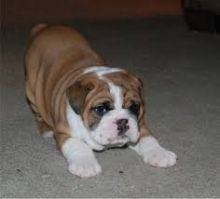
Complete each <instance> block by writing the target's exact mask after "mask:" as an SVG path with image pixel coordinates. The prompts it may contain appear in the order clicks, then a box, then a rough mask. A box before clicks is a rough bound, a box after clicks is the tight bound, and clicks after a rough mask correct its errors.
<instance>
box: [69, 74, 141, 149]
mask: <svg viewBox="0 0 220 199" xmlns="http://www.w3.org/2000/svg"><path fill="white" fill-rule="evenodd" d="M141 87H142V83H141V82H140V80H139V79H138V78H136V77H134V76H133V75H130V74H128V73H127V72H124V71H123V72H115V73H109V74H105V75H102V76H97V74H85V75H83V76H82V77H81V78H79V79H78V80H77V81H76V82H75V83H74V84H73V85H72V86H71V87H70V88H69V89H68V91H67V95H68V98H69V103H70V106H71V107H72V109H73V110H74V111H75V113H77V114H78V115H79V116H80V118H81V119H82V121H83V124H84V126H85V128H86V129H87V130H88V133H89V134H90V137H91V138H92V139H93V140H94V141H95V142H97V143H98V144H100V145H103V146H108V147H109V146H122V145H124V144H126V143H127V142H133V143H135V142H137V140H138V138H139V123H140V120H141V118H142V117H143V112H144V108H143V107H144V106H143V101H142V98H141ZM79 131H80V129H79Z"/></svg>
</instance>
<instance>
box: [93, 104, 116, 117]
mask: <svg viewBox="0 0 220 199" xmlns="http://www.w3.org/2000/svg"><path fill="white" fill-rule="evenodd" d="M110 110H112V108H110V105H109V104H107V103H104V104H101V105H98V106H96V107H94V108H93V111H94V112H95V113H97V114H98V115H99V116H103V115H105V114H106V113H107V112H109V111H110Z"/></svg>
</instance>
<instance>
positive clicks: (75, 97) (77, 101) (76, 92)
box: [67, 81, 93, 114]
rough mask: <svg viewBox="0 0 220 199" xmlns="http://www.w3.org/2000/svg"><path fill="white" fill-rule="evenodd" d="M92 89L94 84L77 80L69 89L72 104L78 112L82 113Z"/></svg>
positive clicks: (68, 93) (68, 95)
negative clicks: (84, 83) (85, 83)
mask: <svg viewBox="0 0 220 199" xmlns="http://www.w3.org/2000/svg"><path fill="white" fill-rule="evenodd" d="M92 89H93V85H92V84H91V85H90V84H87V85H82V84H81V82H80V81H77V82H75V83H74V84H73V85H72V86H70V87H69V88H68V89H67V97H68V99H69V103H70V106H71V107H72V109H73V110H74V111H75V112H76V113H77V114H81V113H82V111H83V107H84V103H85V100H86V96H87V95H88V93H89V92H90V91H91V90H92Z"/></svg>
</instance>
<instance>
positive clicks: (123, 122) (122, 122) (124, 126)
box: [116, 118, 129, 135]
mask: <svg viewBox="0 0 220 199" xmlns="http://www.w3.org/2000/svg"><path fill="white" fill-rule="evenodd" d="M116 124H117V125H118V128H117V129H118V134H119V135H123V134H124V133H125V132H126V131H127V130H128V129H129V126H128V119H124V118H123V119H119V120H117V121H116Z"/></svg>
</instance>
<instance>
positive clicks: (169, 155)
mask: <svg viewBox="0 0 220 199" xmlns="http://www.w3.org/2000/svg"><path fill="white" fill-rule="evenodd" d="M132 149H134V150H135V151H136V152H137V153H138V154H139V155H140V156H142V157H143V159H144V162H146V163H149V164H150V165H152V166H155V167H171V166H173V165H175V164H176V160H177V156H176V154H175V153H173V152H171V151H168V150H166V149H165V148H163V147H161V146H160V144H159V143H158V141H157V140H156V139H155V138H154V137H152V136H146V137H144V138H142V139H141V140H140V141H139V142H138V143H137V144H136V146H134V147H132Z"/></svg>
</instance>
